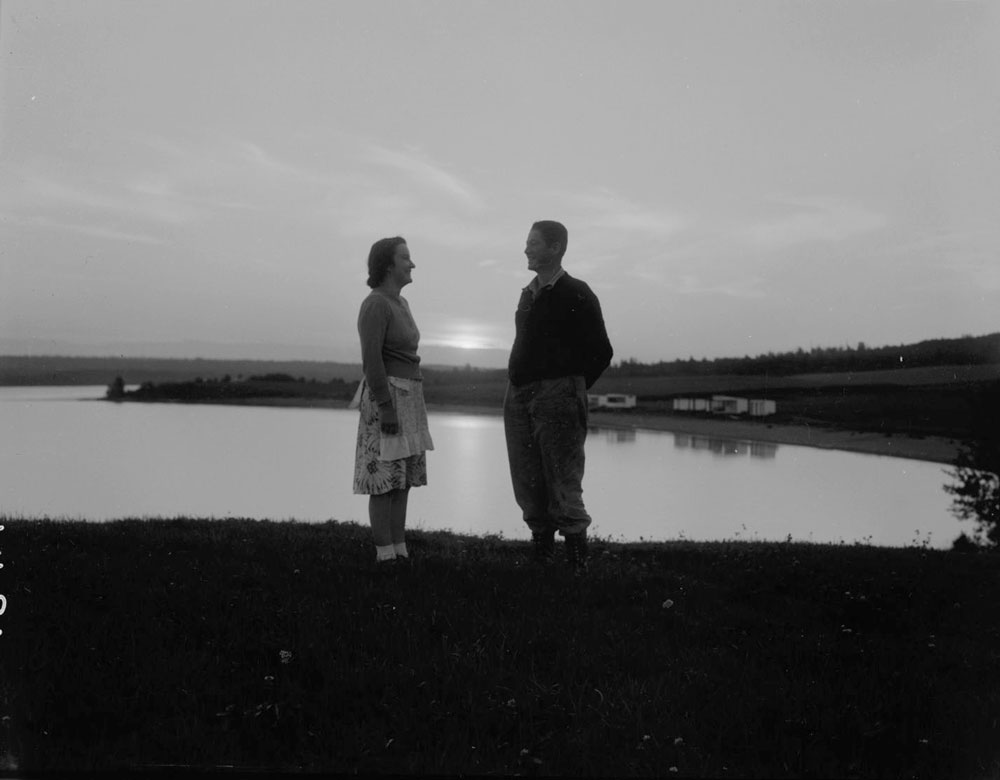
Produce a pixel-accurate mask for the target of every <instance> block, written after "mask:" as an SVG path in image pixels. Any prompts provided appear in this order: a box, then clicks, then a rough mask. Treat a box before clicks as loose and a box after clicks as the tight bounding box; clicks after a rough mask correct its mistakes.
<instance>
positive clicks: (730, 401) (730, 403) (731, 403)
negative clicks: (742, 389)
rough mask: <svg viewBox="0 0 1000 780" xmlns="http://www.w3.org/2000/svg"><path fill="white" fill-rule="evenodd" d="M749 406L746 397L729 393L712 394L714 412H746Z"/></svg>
mask: <svg viewBox="0 0 1000 780" xmlns="http://www.w3.org/2000/svg"><path fill="white" fill-rule="evenodd" d="M749 406H750V405H749V402H748V401H747V399H746V398H736V397H735V396H731V395H713V396H712V411H713V412H714V413H715V414H746V412H747V409H748V408H749Z"/></svg>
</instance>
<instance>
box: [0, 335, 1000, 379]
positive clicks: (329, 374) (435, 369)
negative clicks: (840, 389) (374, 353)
mask: <svg viewBox="0 0 1000 780" xmlns="http://www.w3.org/2000/svg"><path fill="white" fill-rule="evenodd" d="M991 364H1000V333H993V334H990V335H986V336H963V337H961V338H954V339H934V340H931V341H921V342H918V343H916V344H906V345H900V346H887V347H868V346H866V345H865V344H864V343H859V344H858V345H857V346H855V347H848V346H844V347H813V348H812V349H809V350H808V351H807V350H804V349H801V348H800V349H797V350H795V351H794V352H780V353H774V352H769V353H767V354H766V355H758V356H756V357H750V356H744V357H741V358H716V359H713V360H708V359H706V358H702V359H695V358H693V357H691V358H688V359H687V360H672V361H660V362H657V363H642V362H640V361H638V360H635V359H633V358H628V359H624V360H620V361H619V362H617V363H614V364H612V366H611V367H610V368H609V369H608V370H607V372H605V375H604V378H605V379H622V378H628V377H684V376H689V377H698V376H711V375H720V374H727V375H750V376H763V375H770V376H794V375H799V374H817V373H840V372H845V371H850V372H863V371H883V370H887V369H897V368H923V367H931V366H958V365H966V366H974V365H991ZM278 373H280V374H285V375H288V376H291V377H294V378H295V379H296V380H298V381H300V382H301V381H306V382H312V381H316V382H324V383H326V382H333V381H335V380H343V381H345V382H357V381H358V380H359V379H360V378H361V366H360V365H358V364H351V363H334V362H320V361H260V360H257V361H248V360H205V359H165V358H156V359H153V358H124V357H122V358H116V357H60V356H42V355H38V356H0V385H107V384H108V383H109V382H111V381H113V380H114V379H115V377H117V376H121V377H123V379H124V382H125V383H126V384H129V385H137V384H142V383H146V382H155V383H160V382H191V381H194V380H195V379H203V380H211V379H220V378H222V377H223V376H225V375H228V376H229V377H232V378H233V379H234V380H241V379H245V378H248V377H250V376H251V375H254V374H258V375H260V374H278ZM506 373H507V372H506V370H505V369H502V368H475V367H473V366H469V365H466V366H464V367H458V366H456V367H448V366H445V367H442V366H427V367H426V369H425V370H424V375H425V379H426V381H427V382H428V384H441V385H449V384H453V383H456V382H458V383H461V382H475V383H481V382H492V381H495V382H502V381H504V380H505V379H506Z"/></svg>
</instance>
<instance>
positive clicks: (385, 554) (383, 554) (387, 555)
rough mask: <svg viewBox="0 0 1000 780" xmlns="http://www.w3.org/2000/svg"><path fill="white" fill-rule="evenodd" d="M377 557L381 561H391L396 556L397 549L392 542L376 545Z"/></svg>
mask: <svg viewBox="0 0 1000 780" xmlns="http://www.w3.org/2000/svg"><path fill="white" fill-rule="evenodd" d="M375 557H376V560H378V562H379V563H382V562H383V561H391V560H393V559H394V558H395V557H396V550H395V548H394V547H393V546H392V545H391V544H383V545H375Z"/></svg>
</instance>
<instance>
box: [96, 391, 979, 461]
mask: <svg viewBox="0 0 1000 780" xmlns="http://www.w3.org/2000/svg"><path fill="white" fill-rule="evenodd" d="M102 400H103V399H102ZM139 403H187V402H179V401H139ZM203 403H204V402H203ZM208 403H219V402H208ZM220 405H226V406H230V405H240V406H278V407H289V408H311V409H346V408H347V407H348V402H347V401H341V400H330V399H323V398H316V399H303V398H255V399H248V400H246V401H236V402H232V401H227V402H225V403H224V404H220ZM427 410H428V411H431V412H443V413H446V414H484V415H491V416H500V415H501V414H502V413H503V412H502V409H501V408H500V407H499V406H478V405H475V404H456V403H428V404H427ZM589 419H590V425H591V426H592V427H594V428H618V429H631V430H646V431H658V432H666V433H680V434H688V435H691V436H705V437H710V438H718V439H731V440H735V441H759V442H767V443H770V444H787V445H791V446H796V447H817V448H819V449H828V450H841V451H844V452H856V453H861V454H864V455H878V456H884V457H891V458H907V459H909V460H922V461H929V462H931V463H940V464H942V465H946V466H951V465H953V464H954V462H955V458H956V457H957V455H958V452H959V450H960V448H961V446H962V442H961V441H959V440H956V439H951V438H947V437H943V436H919V435H911V434H907V433H892V434H886V433H877V432H873V431H851V430H844V429H838V428H829V427H823V426H813V425H799V424H791V423H770V422H763V421H762V422H757V421H755V420H741V419H740V420H734V419H710V418H706V417H695V416H690V417H689V416H682V415H677V414H657V413H651V412H641V411H640V412H631V411H628V412H617V411H616V412H608V411H603V412H602V411H591V412H590V418H589Z"/></svg>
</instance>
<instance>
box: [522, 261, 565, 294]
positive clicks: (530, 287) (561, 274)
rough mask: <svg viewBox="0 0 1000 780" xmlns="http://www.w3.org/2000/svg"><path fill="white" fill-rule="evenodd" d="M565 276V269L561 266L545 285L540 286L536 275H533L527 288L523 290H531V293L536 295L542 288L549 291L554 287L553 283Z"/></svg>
mask: <svg viewBox="0 0 1000 780" xmlns="http://www.w3.org/2000/svg"><path fill="white" fill-rule="evenodd" d="M565 275H566V269H565V268H563V267H562V266H559V270H558V271H556V272H555V274H553V275H552V278H551V279H549V281H548V282H547V283H546V284H544V285H542V284H541V283H540V282H539V281H538V279H539V277H538V274H535V278H534V279H532V280H531V282H529V283H528V286H527V288H525V289H528V290H531V292H532V293H534V294H535V295H538V293H540V292H541V291H542V288H543V287H546V288H549V289H551V288H552V287H553V286H554V285H555V283H556V282H558V281H559V280H560V279H562V278H563V277H564V276H565Z"/></svg>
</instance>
